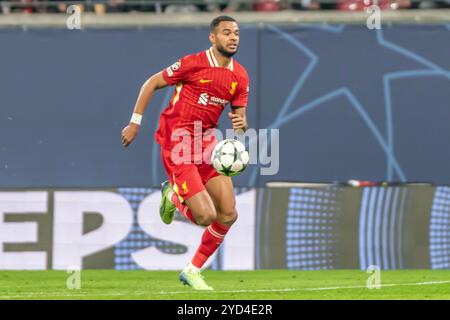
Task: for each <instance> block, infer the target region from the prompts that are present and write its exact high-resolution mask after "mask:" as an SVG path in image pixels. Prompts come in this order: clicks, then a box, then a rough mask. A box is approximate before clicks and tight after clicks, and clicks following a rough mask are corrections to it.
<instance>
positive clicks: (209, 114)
mask: <svg viewBox="0 0 450 320" xmlns="http://www.w3.org/2000/svg"><path fill="white" fill-rule="evenodd" d="M162 74H163V77H164V79H165V80H166V81H167V83H168V84H169V85H175V86H176V87H175V91H174V94H173V96H172V99H171V100H170V103H169V105H168V106H167V107H166V108H165V109H164V111H163V112H162V113H161V116H160V119H159V128H158V131H157V132H156V134H155V137H156V140H157V141H158V143H159V144H160V145H161V146H162V147H163V148H165V149H167V150H171V149H172V147H173V146H174V145H176V144H177V143H179V139H175V141H171V136H172V133H173V132H174V130H177V129H183V130H186V131H187V132H189V134H190V135H191V136H192V141H193V140H194V122H196V121H201V129H202V133H204V132H205V131H206V130H208V129H212V128H216V127H217V124H218V121H219V117H220V115H221V114H222V111H223V109H224V108H225V106H226V105H227V104H228V103H230V104H231V106H233V107H246V106H247V100H248V91H249V80H248V74H247V71H246V70H245V69H244V67H243V66H241V65H240V64H239V63H238V62H237V61H236V60H234V59H231V62H230V64H229V65H228V67H220V66H219V64H218V63H217V60H216V58H215V57H214V54H213V50H212V48H210V49H208V50H206V51H201V52H199V53H196V54H192V55H188V56H185V57H183V58H181V59H180V60H179V61H177V62H175V63H174V64H173V65H171V66H170V67H168V68H167V69H165V70H163V72H162ZM199 124H200V123H199ZM196 140H197V139H196ZM203 147H205V146H203Z"/></svg>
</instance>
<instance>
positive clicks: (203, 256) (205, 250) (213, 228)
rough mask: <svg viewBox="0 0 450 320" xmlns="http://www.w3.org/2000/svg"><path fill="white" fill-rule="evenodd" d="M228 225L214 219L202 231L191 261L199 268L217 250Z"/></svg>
mask: <svg viewBox="0 0 450 320" xmlns="http://www.w3.org/2000/svg"><path fill="white" fill-rule="evenodd" d="M228 230H230V227H228V226H226V225H223V224H220V223H219V222H217V221H214V222H213V223H212V224H211V225H209V226H208V227H207V228H206V229H205V231H204V232H203V236H202V242H201V244H200V246H199V247H198V249H197V252H196V253H195V255H194V258H193V259H192V261H191V263H192V264H193V265H194V266H196V267H197V268H201V267H202V266H203V265H204V264H205V262H206V260H208V258H209V257H210V256H211V255H212V254H213V253H214V252H215V251H216V250H217V248H218V247H219V246H220V244H221V243H222V241H223V238H224V237H225V235H226V234H227V232H228Z"/></svg>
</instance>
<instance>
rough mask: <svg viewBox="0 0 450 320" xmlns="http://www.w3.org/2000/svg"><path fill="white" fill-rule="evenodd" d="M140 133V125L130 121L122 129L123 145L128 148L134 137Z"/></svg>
mask: <svg viewBox="0 0 450 320" xmlns="http://www.w3.org/2000/svg"><path fill="white" fill-rule="evenodd" d="M138 133H139V126H138V125H137V124H135V123H130V124H129V125H127V126H126V127H125V128H123V130H122V145H123V146H124V147H125V148H126V147H128V146H129V145H130V143H131V142H133V140H134V138H136V136H137V135H138Z"/></svg>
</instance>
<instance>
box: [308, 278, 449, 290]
mask: <svg viewBox="0 0 450 320" xmlns="http://www.w3.org/2000/svg"><path fill="white" fill-rule="evenodd" d="M444 283H450V280H446V281H430V282H412V283H388V284H380V288H383V287H396V286H425V285H430V284H444ZM361 288H367V285H366V286H342V287H325V288H308V289H305V290H306V291H325V290H340V289H361Z"/></svg>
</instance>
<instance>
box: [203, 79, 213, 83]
mask: <svg viewBox="0 0 450 320" xmlns="http://www.w3.org/2000/svg"><path fill="white" fill-rule="evenodd" d="M211 81H212V80H208V79H200V83H208V82H211Z"/></svg>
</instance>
